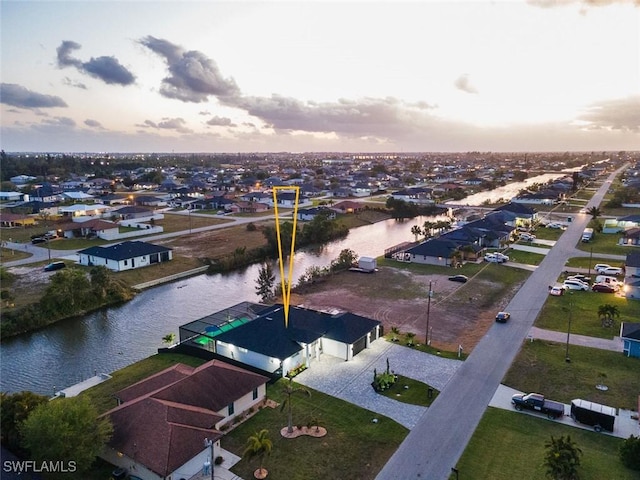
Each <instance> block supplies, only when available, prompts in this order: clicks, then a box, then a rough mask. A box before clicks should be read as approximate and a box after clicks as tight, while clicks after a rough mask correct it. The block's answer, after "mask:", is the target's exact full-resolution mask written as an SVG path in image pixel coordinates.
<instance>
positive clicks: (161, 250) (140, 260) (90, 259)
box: [78, 241, 173, 272]
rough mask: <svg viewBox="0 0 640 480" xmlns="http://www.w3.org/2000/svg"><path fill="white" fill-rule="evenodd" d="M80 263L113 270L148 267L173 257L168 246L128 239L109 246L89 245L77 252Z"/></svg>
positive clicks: (120, 270)
mask: <svg viewBox="0 0 640 480" xmlns="http://www.w3.org/2000/svg"><path fill="white" fill-rule="evenodd" d="M78 256H79V261H78V263H80V265H87V266H93V265H104V266H105V267H107V268H108V269H110V270H113V271H114V272H122V271H124V270H131V269H134V268H142V267H148V266H150V265H154V264H156V263H162V262H168V261H170V260H171V259H172V258H173V251H172V250H171V249H170V248H167V247H162V246H160V245H154V244H152V243H147V242H141V241H128V242H122V243H118V244H116V245H111V246H109V247H98V246H95V247H89V248H85V249H84V250H80V251H79V252H78Z"/></svg>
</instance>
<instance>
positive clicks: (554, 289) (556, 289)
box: [549, 287, 564, 297]
mask: <svg viewBox="0 0 640 480" xmlns="http://www.w3.org/2000/svg"><path fill="white" fill-rule="evenodd" d="M549 295H553V296H555V297H559V296H560V295H564V288H562V287H551V288H550V289H549Z"/></svg>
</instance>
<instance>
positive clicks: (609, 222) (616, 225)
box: [602, 215, 640, 233]
mask: <svg viewBox="0 0 640 480" xmlns="http://www.w3.org/2000/svg"><path fill="white" fill-rule="evenodd" d="M637 227H640V215H627V216H624V217H620V218H607V219H606V220H605V221H604V224H603V226H602V233H618V232H623V231H625V230H627V229H630V228H637Z"/></svg>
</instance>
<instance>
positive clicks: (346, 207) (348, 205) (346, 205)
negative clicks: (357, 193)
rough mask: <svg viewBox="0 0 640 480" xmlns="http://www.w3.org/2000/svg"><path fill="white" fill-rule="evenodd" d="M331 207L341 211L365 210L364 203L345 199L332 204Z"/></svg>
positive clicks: (356, 211)
mask: <svg viewBox="0 0 640 480" xmlns="http://www.w3.org/2000/svg"><path fill="white" fill-rule="evenodd" d="M331 209H332V210H335V211H336V212H339V213H358V212H360V211H362V210H364V204H362V203H359V202H354V201H351V200H344V201H342V202H338V203H336V204H335V205H333V206H331Z"/></svg>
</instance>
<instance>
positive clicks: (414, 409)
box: [295, 339, 462, 429]
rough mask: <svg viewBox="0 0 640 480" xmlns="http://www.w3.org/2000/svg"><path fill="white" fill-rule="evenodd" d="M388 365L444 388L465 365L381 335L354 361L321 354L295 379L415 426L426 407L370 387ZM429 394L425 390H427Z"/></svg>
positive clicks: (315, 388)
mask: <svg viewBox="0 0 640 480" xmlns="http://www.w3.org/2000/svg"><path fill="white" fill-rule="evenodd" d="M387 358H388V359H389V367H390V369H391V370H392V371H394V372H395V373H398V374H400V375H403V376H405V377H410V378H413V379H415V380H419V381H421V382H424V383H428V384H429V385H432V386H433V387H435V388H436V389H438V390H442V389H443V388H444V386H445V385H446V384H447V382H448V381H449V380H450V379H451V377H452V376H453V374H454V373H455V371H456V370H457V369H458V367H460V365H462V362H461V361H459V360H450V359H446V358H440V357H437V356H435V355H429V354H427V353H423V352H420V351H417V350H412V349H410V348H407V347H403V346H400V345H396V344H393V343H390V342H387V341H386V340H384V339H379V340H377V341H375V342H373V343H372V344H371V345H370V347H369V348H367V349H365V350H363V351H362V352H360V353H358V355H356V356H355V357H354V358H353V359H352V360H351V361H348V362H345V361H344V360H342V359H339V358H336V357H332V356H330V355H322V356H321V357H320V360H318V361H315V362H313V363H312V364H311V368H308V369H307V370H305V371H304V372H302V373H300V374H299V375H298V376H296V378H295V380H296V382H298V383H300V384H302V385H305V386H307V387H309V388H313V389H314V390H318V391H320V392H323V393H326V394H327V395H331V396H333V397H337V398H340V399H342V400H345V401H347V402H350V403H353V404H355V405H358V406H360V407H363V408H366V409H368V410H371V411H372V412H373V414H372V420H373V418H375V414H376V413H377V414H380V415H384V416H386V417H389V418H391V419H393V420H395V421H396V422H398V423H400V424H401V425H404V426H405V427H407V428H408V429H411V428H413V427H414V426H415V425H416V423H417V422H418V420H419V419H420V417H421V416H422V415H423V414H424V412H425V411H426V410H427V407H421V406H417V405H410V404H407V403H403V402H398V401H395V400H392V399H390V398H387V397H384V396H382V395H378V394H377V393H376V392H375V391H374V390H373V388H372V387H371V382H372V381H373V370H374V368H375V369H377V371H378V372H382V371H384V370H385V369H386V368H387ZM425 395H426V392H425Z"/></svg>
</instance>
